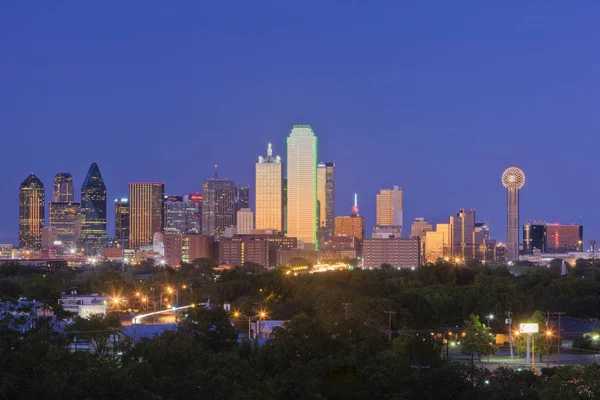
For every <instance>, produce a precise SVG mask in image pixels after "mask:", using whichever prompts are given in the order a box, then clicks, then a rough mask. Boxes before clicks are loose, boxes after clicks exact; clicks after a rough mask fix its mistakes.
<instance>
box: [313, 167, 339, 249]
mask: <svg viewBox="0 0 600 400" xmlns="http://www.w3.org/2000/svg"><path fill="white" fill-rule="evenodd" d="M334 193H335V164H334V163H332V162H327V163H325V162H320V163H319V164H318V165H317V201H318V202H319V239H320V243H321V244H324V243H326V242H328V241H330V240H331V239H332V238H333V235H334V229H335V227H334V226H333V225H334V217H335V210H334Z"/></svg>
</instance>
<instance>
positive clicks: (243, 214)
mask: <svg viewBox="0 0 600 400" xmlns="http://www.w3.org/2000/svg"><path fill="white" fill-rule="evenodd" d="M236 230H237V233H238V235H249V234H250V233H251V232H252V231H253V230H254V213H253V212H252V210H251V209H249V208H242V209H241V210H238V212H237V229H236Z"/></svg>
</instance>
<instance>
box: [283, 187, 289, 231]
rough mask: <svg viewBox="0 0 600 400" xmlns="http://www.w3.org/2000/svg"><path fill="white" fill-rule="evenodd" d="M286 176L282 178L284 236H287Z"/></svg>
mask: <svg viewBox="0 0 600 400" xmlns="http://www.w3.org/2000/svg"><path fill="white" fill-rule="evenodd" d="M287 187H288V185H287V176H284V177H283V233H284V234H285V235H287V221H288V218H287V209H288V208H287V200H288V195H287Z"/></svg>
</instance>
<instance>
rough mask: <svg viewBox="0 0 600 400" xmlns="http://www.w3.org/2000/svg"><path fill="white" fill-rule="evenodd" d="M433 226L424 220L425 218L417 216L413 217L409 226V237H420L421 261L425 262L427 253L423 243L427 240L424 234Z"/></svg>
mask: <svg viewBox="0 0 600 400" xmlns="http://www.w3.org/2000/svg"><path fill="white" fill-rule="evenodd" d="M432 230H433V227H432V226H431V224H430V223H429V222H427V221H425V218H423V217H417V218H415V220H414V221H413V223H412V225H411V227H410V236H409V237H410V238H416V237H418V238H419V239H420V244H421V262H422V263H425V262H427V253H426V249H425V243H426V241H427V238H426V234H427V232H429V231H432Z"/></svg>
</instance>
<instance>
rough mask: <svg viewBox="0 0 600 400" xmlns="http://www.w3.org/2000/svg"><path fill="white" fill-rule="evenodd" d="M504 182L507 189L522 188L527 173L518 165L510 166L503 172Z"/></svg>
mask: <svg viewBox="0 0 600 400" xmlns="http://www.w3.org/2000/svg"><path fill="white" fill-rule="evenodd" d="M502 184H503V185H504V187H505V188H507V189H521V188H522V187H523V185H524V184H525V174H524V173H523V171H521V170H520V169H519V168H517V167H510V168H508V169H507V170H506V171H504V173H503V174H502Z"/></svg>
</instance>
